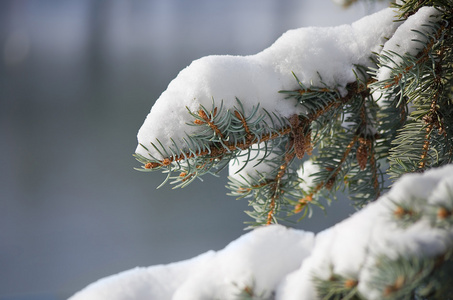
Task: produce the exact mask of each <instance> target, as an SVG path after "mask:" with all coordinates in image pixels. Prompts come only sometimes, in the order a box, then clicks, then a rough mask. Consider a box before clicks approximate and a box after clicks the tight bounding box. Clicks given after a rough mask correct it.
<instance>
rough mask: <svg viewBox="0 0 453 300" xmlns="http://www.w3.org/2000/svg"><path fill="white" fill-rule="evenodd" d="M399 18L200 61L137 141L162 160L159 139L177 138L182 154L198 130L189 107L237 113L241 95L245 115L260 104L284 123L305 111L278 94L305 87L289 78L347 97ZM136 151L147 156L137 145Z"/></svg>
mask: <svg viewBox="0 0 453 300" xmlns="http://www.w3.org/2000/svg"><path fill="white" fill-rule="evenodd" d="M394 16H395V12H394V11H393V10H392V9H390V8H389V9H384V10H382V11H380V12H377V13H375V14H372V15H369V16H367V17H364V18H362V19H360V20H358V21H356V22H354V23H352V24H351V25H341V26H336V27H306V28H299V29H295V30H289V31H288V32H286V33H285V34H283V35H282V36H281V37H280V38H279V39H278V40H277V41H276V42H275V43H274V44H273V45H271V46H270V47H269V48H267V49H265V50H264V51H262V52H260V53H257V54H255V55H249V56H231V55H223V56H221V55H215V56H207V57H203V58H201V59H198V60H195V61H193V62H192V63H191V64H190V65H189V66H188V67H186V68H185V69H183V70H182V71H181V72H180V73H179V74H178V75H177V77H176V78H175V79H174V80H172V81H171V82H170V84H169V85H168V87H167V90H165V91H164V92H163V93H162V94H161V96H160V97H159V99H157V101H156V103H155V104H154V106H153V107H152V109H151V112H150V113H149V114H148V116H147V117H146V119H145V122H144V124H143V125H142V127H141V128H140V130H139V132H138V136H137V138H138V142H139V144H142V145H144V146H145V147H147V148H148V149H149V150H150V151H151V153H152V155H153V156H155V157H156V158H162V157H161V155H160V154H159V153H158V152H157V151H155V150H154V149H153V147H151V143H154V144H157V143H156V142H157V140H159V141H160V142H161V143H162V145H163V146H164V147H165V148H168V147H170V146H172V141H171V138H172V139H173V140H174V141H175V142H176V144H177V145H178V148H182V147H183V146H184V143H183V140H182V138H184V137H185V135H186V134H192V133H194V132H195V131H196V130H200V129H199V128H198V127H195V126H187V123H191V122H193V117H192V116H190V114H189V113H188V112H187V109H189V110H190V111H192V112H196V111H197V110H198V109H199V107H200V105H202V106H204V107H206V108H208V109H209V108H211V106H212V101H213V100H214V101H215V103H216V105H220V102H221V101H223V104H224V106H225V108H226V109H232V108H233V107H234V106H235V105H237V102H236V97H237V98H238V99H239V100H241V101H242V102H243V104H244V108H245V111H246V114H247V112H250V111H251V109H252V107H256V106H257V105H258V104H259V105H260V108H261V109H266V110H267V111H268V112H271V113H276V114H277V115H278V116H281V117H289V116H290V115H292V114H295V113H300V112H302V110H301V108H300V107H299V106H297V103H296V101H295V100H290V99H285V96H284V95H283V94H279V93H278V91H280V90H296V89H299V88H300V87H299V85H298V83H297V82H296V80H295V78H294V76H293V74H292V72H294V74H295V75H296V76H297V77H298V78H299V80H300V81H301V82H302V83H303V84H304V85H305V86H307V87H309V86H311V85H314V86H324V85H327V86H329V87H332V88H334V87H336V88H338V89H339V90H340V91H342V92H343V93H345V86H346V85H347V84H348V83H350V82H354V81H355V80H356V78H355V75H354V72H353V70H355V69H356V65H362V66H370V65H371V62H370V57H371V56H372V52H376V53H379V52H380V51H381V49H382V45H383V44H384V43H385V41H386V39H387V38H389V37H391V36H392V35H393V33H394V32H395V30H396V29H397V28H398V26H399V25H400V23H401V22H394ZM321 78H322V79H321ZM136 153H138V154H141V155H143V156H145V157H149V155H148V152H147V151H146V150H145V149H144V148H143V147H142V146H140V145H138V147H137V149H136Z"/></svg>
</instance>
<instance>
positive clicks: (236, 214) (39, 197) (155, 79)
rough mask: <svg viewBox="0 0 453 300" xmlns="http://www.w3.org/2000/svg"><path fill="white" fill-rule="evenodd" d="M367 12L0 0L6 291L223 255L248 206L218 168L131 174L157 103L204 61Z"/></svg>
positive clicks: (0, 178) (1, 238)
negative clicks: (139, 138) (176, 184)
mask: <svg viewBox="0 0 453 300" xmlns="http://www.w3.org/2000/svg"><path fill="white" fill-rule="evenodd" d="M381 7H382V5H381ZM375 9H376V7H366V6H364V5H359V6H355V7H353V8H352V9H349V10H346V11H345V10H342V9H341V8H340V7H337V6H335V5H334V4H332V3H331V2H330V1H329V0H316V1H302V0H229V1H213V0H196V1H183V0H160V1H159V0H154V1H126V0H111V1H107V0H104V1H101V0H100V1H88V0H77V1H76V0H74V1H68V0H64V1H62V0H60V1H57V0H55V1H50V0H44V1H38V0H36V1H33V0H3V1H1V2H0V55H1V56H0V299H16V300H18V299H21V300H24V299H65V298H66V297H68V296H69V295H71V294H73V293H75V292H76V291H77V290H79V289H81V288H83V287H84V286H85V285H87V284H89V283H90V282H93V281H95V280H97V279H99V278H101V277H104V276H107V275H111V274H114V273H117V272H120V271H123V270H127V269H130V268H133V267H135V266H149V265H153V264H160V263H169V262H172V261H178V260H183V259H187V258H190V257H192V256H195V255H197V254H200V253H202V252H205V251H207V250H209V249H215V250H218V249H221V248H223V247H224V246H225V245H226V244H227V243H228V242H230V241H231V240H233V239H235V238H237V237H238V236H240V235H241V234H243V233H244V231H243V228H244V227H245V226H244V224H243V222H244V221H247V220H249V219H248V217H247V216H246V215H245V214H244V213H243V211H244V210H245V209H247V203H246V201H243V200H242V201H236V200H235V199H234V198H231V197H228V196H226V193H227V189H226V188H225V187H224V186H225V184H226V182H227V180H226V176H223V177H221V178H214V177H205V178H204V179H205V182H195V183H194V184H192V185H191V186H189V187H187V188H185V189H183V190H171V187H170V186H165V187H163V188H161V189H159V190H156V187H157V186H158V185H159V183H160V182H161V181H162V180H163V176H162V174H159V173H156V174H143V173H139V172H137V171H134V170H133V167H134V166H138V164H137V163H136V162H135V160H134V159H133V158H132V153H133V152H134V150H135V147H136V133H137V130H138V129H139V127H140V126H141V124H142V122H143V120H144V118H145V116H146V115H147V113H148V111H149V110H150V108H151V106H152V103H153V101H154V100H155V99H157V98H158V96H159V95H160V93H161V92H162V91H164V90H165V88H166V86H167V84H168V83H169V82H170V80H171V79H173V78H174V77H175V76H176V75H177V73H178V72H179V71H180V70H181V69H182V68H184V67H185V66H187V65H188V64H189V63H190V62H191V61H192V60H194V59H197V58H199V57H201V56H204V55H209V54H239V55H245V54H254V53H256V52H259V51H261V50H263V49H264V48H266V47H268V46H270V45H271V44H272V42H273V41H275V39H276V38H278V37H279V36H280V35H281V34H282V33H283V32H285V31H286V30H288V29H292V28H298V27H301V26H308V25H336V24H342V23H350V22H351V21H354V20H356V19H358V18H360V17H362V16H364V15H366V14H368V12H369V11H370V10H375ZM314 38H316V37H314ZM224 175H226V174H224ZM351 211H352V209H351V208H350V206H349V203H347V202H345V201H343V202H342V203H336V204H334V207H332V208H331V209H330V210H329V211H328V217H325V216H324V215H323V214H321V213H318V214H317V215H316V218H315V219H314V220H308V221H304V222H302V223H301V224H299V225H298V227H299V228H306V229H307V230H314V231H319V230H321V229H323V228H326V227H328V226H331V225H332V224H334V223H335V222H337V221H338V220H340V219H342V218H344V217H345V216H347V215H348V214H349V213H350V212H351Z"/></svg>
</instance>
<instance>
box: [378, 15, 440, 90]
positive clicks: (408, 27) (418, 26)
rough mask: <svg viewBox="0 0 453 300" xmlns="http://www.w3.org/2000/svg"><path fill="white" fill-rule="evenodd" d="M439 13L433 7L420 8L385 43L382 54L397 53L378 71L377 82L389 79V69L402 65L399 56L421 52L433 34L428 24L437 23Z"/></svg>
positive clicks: (414, 54) (432, 29)
mask: <svg viewBox="0 0 453 300" xmlns="http://www.w3.org/2000/svg"><path fill="white" fill-rule="evenodd" d="M439 15H440V12H439V11H438V10H436V8H434V7H427V6H425V7H422V8H420V9H419V10H418V11H417V13H416V14H414V15H412V16H410V17H409V18H408V19H407V20H406V21H405V22H404V23H403V24H402V25H401V26H400V27H398V29H397V30H396V32H395V34H394V35H393V36H392V38H391V39H390V40H389V41H388V42H387V43H385V45H384V49H383V50H382V53H390V55H392V54H393V53H397V54H398V55H392V61H391V62H390V63H389V64H387V65H384V66H382V67H381V68H380V69H379V70H378V74H377V80H379V81H382V80H386V79H389V78H390V77H391V69H392V68H394V67H396V66H398V65H399V64H401V63H402V61H403V60H402V58H401V57H400V55H405V54H410V55H412V56H416V55H417V54H418V53H419V52H420V51H422V50H423V45H425V44H426V43H427V41H428V38H429V37H432V36H433V34H434V28H433V27H429V26H428V25H430V22H436V21H438V16H439Z"/></svg>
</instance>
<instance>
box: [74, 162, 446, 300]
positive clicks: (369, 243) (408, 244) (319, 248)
mask: <svg viewBox="0 0 453 300" xmlns="http://www.w3.org/2000/svg"><path fill="white" fill-rule="evenodd" d="M398 206H402V207H408V208H410V209H412V210H413V211H414V212H415V213H418V214H420V218H419V219H418V220H416V221H414V222H412V223H410V224H408V225H406V226H402V224H401V220H399V219H398V218H397V217H395V210H396V209H397V207H398ZM440 207H443V208H446V209H449V210H450V211H451V210H453V165H447V166H444V167H442V168H438V169H432V170H429V171H427V172H425V173H423V174H409V175H405V176H403V177H402V178H401V179H400V180H399V181H398V182H396V183H395V185H394V186H393V188H392V189H391V190H390V192H389V193H387V194H385V195H383V196H382V197H381V198H379V199H378V200H377V201H376V202H374V203H371V204H369V205H368V206H366V207H365V208H364V209H362V210H361V211H359V212H357V213H356V214H354V215H353V216H351V217H349V218H348V219H346V220H344V221H342V222H340V223H338V224H337V225H335V226H333V227H331V228H329V229H327V230H325V231H322V232H320V233H318V234H317V235H316V236H315V235H314V234H313V233H311V232H305V231H303V230H296V229H289V228H285V227H283V226H281V225H271V226H267V227H261V228H258V229H255V230H254V231H252V232H249V233H246V234H245V235H243V236H242V237H240V238H238V239H237V240H235V241H233V242H232V243H230V244H229V245H228V246H227V247H225V248H224V249H222V250H220V251H217V252H215V251H209V252H206V253H205V254H202V255H200V256H197V257H195V258H193V259H189V260H186V261H182V262H178V263H173V264H169V265H160V266H154V267H148V268H135V269H132V270H129V271H126V272H122V273H120V274H117V275H113V276H110V277H107V278H104V279H101V280H99V281H97V282H95V283H93V284H91V285H89V286H88V287H86V288H85V289H83V290H82V291H80V292H78V293H77V294H75V295H74V296H73V297H71V298H70V299H69V300H94V299H96V300H104V299H105V300H145V299H146V300H147V299H163V300H165V299H176V300H178V299H188V300H191V299H237V295H238V294H239V293H240V292H241V290H244V289H245V288H249V289H250V290H253V292H254V295H260V296H261V297H262V298H261V299H266V298H267V297H271V296H272V295H275V299H277V300H293V299H294V300H296V299H298V300H299V299H306V300H311V299H319V298H318V296H317V294H316V287H315V284H314V281H313V278H314V277H317V278H320V279H328V278H330V276H331V275H332V272H333V273H335V274H336V275H341V276H344V277H346V278H350V279H353V280H357V281H358V290H359V291H360V293H361V294H362V295H364V296H366V297H367V299H382V298H383V295H382V294H381V291H378V290H376V289H375V288H374V287H373V286H372V285H371V284H370V283H371V282H372V281H373V275H374V272H375V270H376V264H377V263H378V259H379V258H380V257H381V256H386V257H389V258H391V259H396V258H397V257H398V256H401V255H402V256H405V257H407V256H408V255H415V256H417V257H422V256H435V255H439V254H442V253H445V252H446V250H447V249H449V248H450V249H451V247H453V229H452V228H451V227H445V226H435V223H436V220H435V219H433V216H436V211H437V210H438V209H439V208H440Z"/></svg>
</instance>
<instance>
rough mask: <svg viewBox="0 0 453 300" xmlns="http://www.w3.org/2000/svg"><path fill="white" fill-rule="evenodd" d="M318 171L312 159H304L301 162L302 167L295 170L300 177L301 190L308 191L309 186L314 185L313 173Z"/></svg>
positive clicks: (317, 166)
mask: <svg viewBox="0 0 453 300" xmlns="http://www.w3.org/2000/svg"><path fill="white" fill-rule="evenodd" d="M319 171H320V169H319V165H316V164H314V163H313V161H312V160H306V161H304V163H303V164H302V167H301V168H300V169H299V170H297V174H298V175H299V177H300V178H301V179H302V183H301V184H300V187H301V188H302V190H303V191H305V192H308V191H309V190H310V188H313V187H314V184H313V179H314V178H313V176H312V175H313V174H316V173H318V172H319Z"/></svg>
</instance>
